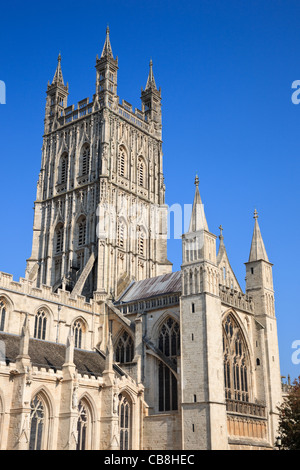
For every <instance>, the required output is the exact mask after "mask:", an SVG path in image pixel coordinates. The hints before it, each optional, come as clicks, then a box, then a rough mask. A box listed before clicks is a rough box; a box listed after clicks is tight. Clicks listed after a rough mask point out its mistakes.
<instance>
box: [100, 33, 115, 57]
mask: <svg viewBox="0 0 300 470" xmlns="http://www.w3.org/2000/svg"><path fill="white" fill-rule="evenodd" d="M102 57H111V58H112V59H113V58H114V56H113V52H112V48H111V44H110V39H109V26H108V25H107V27H106V38H105V43H104V46H103V50H102V54H101V58H102Z"/></svg>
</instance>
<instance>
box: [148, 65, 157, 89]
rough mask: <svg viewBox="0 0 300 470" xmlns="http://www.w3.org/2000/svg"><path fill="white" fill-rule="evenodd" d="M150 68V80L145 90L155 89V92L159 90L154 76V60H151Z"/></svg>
mask: <svg viewBox="0 0 300 470" xmlns="http://www.w3.org/2000/svg"><path fill="white" fill-rule="evenodd" d="M149 67H150V68H149V75H148V80H147V83H146V88H145V90H148V89H149V88H154V89H155V90H157V88H156V83H155V79H154V75H153V62H152V59H151V60H150V64H149Z"/></svg>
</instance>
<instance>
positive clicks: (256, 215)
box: [253, 209, 258, 220]
mask: <svg viewBox="0 0 300 470" xmlns="http://www.w3.org/2000/svg"><path fill="white" fill-rule="evenodd" d="M253 219H255V220H257V219H258V212H257V210H256V209H255V211H254V216H253Z"/></svg>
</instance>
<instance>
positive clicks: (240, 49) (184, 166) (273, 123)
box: [0, 0, 300, 378]
mask: <svg viewBox="0 0 300 470" xmlns="http://www.w3.org/2000/svg"><path fill="white" fill-rule="evenodd" d="M299 18H300V2H299V1H297V0H289V1H286V0H282V1H279V0H226V1H224V0H198V1H189V0H186V1H184V2H183V1H182V0H180V1H178V0H172V1H165V0H160V1H157V0H152V1H151V2H150V1H149V2H145V1H143V2H140V1H133V0H127V1H124V0H121V1H120V0H118V1H115V0H109V1H107V0H102V1H91V0H86V1H85V2H76V1H69V0H65V1H64V2H58V1H57V0H53V1H52V2H51V3H49V2H38V1H28V2H24V1H19V0H17V1H14V2H5V3H2V5H1V29H0V40H1V47H0V57H1V62H0V64H1V67H0V80H3V81H5V83H6V87H7V104H6V105H0V137H1V139H0V155H1V184H0V201H1V234H0V270H2V271H5V272H9V273H12V274H13V275H14V277H15V279H16V280H18V278H19V277H20V276H23V275H24V272H25V265H26V262H25V260H26V258H28V257H29V256H30V253H31V238H32V222H33V210H32V208H33V201H34V200H35V191H36V182H37V178H38V173H39V169H40V161H41V146H42V134H43V119H44V106H45V90H46V87H47V82H48V80H52V78H53V75H54V72H55V68H56V63H57V62H56V61H57V56H58V53H59V52H61V54H62V68H63V74H64V79H65V81H68V82H69V85H70V89H69V91H70V96H69V104H72V103H77V101H79V100H81V99H83V98H85V97H87V96H89V97H92V95H93V93H94V88H95V77H96V75H95V69H94V65H95V58H96V54H97V53H98V54H101V51H102V47H103V43H104V39H105V29H106V25H107V24H109V26H110V31H111V43H112V48H113V53H114V55H118V57H119V75H118V95H119V97H120V100H122V99H125V100H127V101H129V102H130V103H132V105H133V106H134V107H138V108H139V107H140V91H141V87H142V86H143V87H145V84H146V79H147V74H148V64H149V60H150V58H152V59H153V63H154V74H155V79H156V83H157V85H158V86H160V87H161V88H162V96H163V124H164V126H163V140H164V144H163V150H164V171H165V183H166V188H167V193H166V198H167V201H166V202H167V203H168V204H169V205H172V204H174V203H179V204H189V203H191V202H192V200H193V196H194V184H193V182H194V177H195V173H196V172H197V173H198V175H199V179H200V192H201V196H202V199H203V202H204V204H205V211H206V216H207V220H208V225H209V229H210V230H211V231H212V232H213V233H215V234H216V235H218V233H219V231H218V227H219V225H220V224H222V225H223V227H224V237H225V244H226V248H227V251H228V255H229V259H230V262H231V265H232V267H233V269H234V270H235V273H236V275H237V277H238V280H239V282H240V284H241V286H242V287H243V288H244V285H245V283H244V278H245V266H244V262H246V261H247V260H248V256H249V250H250V243H251V237H252V231H253V224H254V220H253V211H254V209H255V208H257V210H258V212H259V215H260V218H259V223H260V227H261V231H262V234H263V238H264V241H265V245H266V249H267V252H268V255H269V259H270V261H271V262H272V263H274V283H275V290H276V293H275V295H276V314H277V318H278V330H279V347H280V355H281V372H282V374H284V375H285V374H288V373H289V374H290V375H291V377H292V378H294V377H296V376H298V375H299V374H300V365H294V364H292V361H291V356H292V353H293V350H292V348H291V346H292V343H293V341H295V340H300V311H299V302H298V292H299V274H298V273H299V269H300V266H299V259H300V256H299V254H300V253H299V233H300V226H299V225H300V224H299V155H300V105H298V106H296V105H294V104H293V103H292V101H291V95H292V89H291V84H292V82H293V81H294V80H299V79H300V28H299V26H300V24H299ZM169 259H170V260H171V261H172V262H173V263H174V270H177V269H180V263H181V242H180V240H175V241H174V240H170V242H169Z"/></svg>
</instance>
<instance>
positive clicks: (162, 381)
mask: <svg viewBox="0 0 300 470" xmlns="http://www.w3.org/2000/svg"><path fill="white" fill-rule="evenodd" d="M158 348H159V350H160V351H161V352H162V353H163V354H164V355H165V356H167V357H168V358H169V359H170V360H171V361H172V362H173V364H174V366H176V365H177V356H179V355H180V330H179V324H178V323H177V322H176V321H175V320H173V319H172V318H171V317H169V318H168V319H167V320H166V321H165V323H164V324H163V326H162V327H161V330H160V335H159V340H158ZM158 386H159V390H158V401H159V403H158V408H159V411H171V410H177V409H178V398H177V379H176V377H175V375H174V374H173V372H172V371H171V370H170V368H169V367H168V366H167V365H166V364H165V363H163V362H162V361H160V362H159V366H158Z"/></svg>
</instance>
